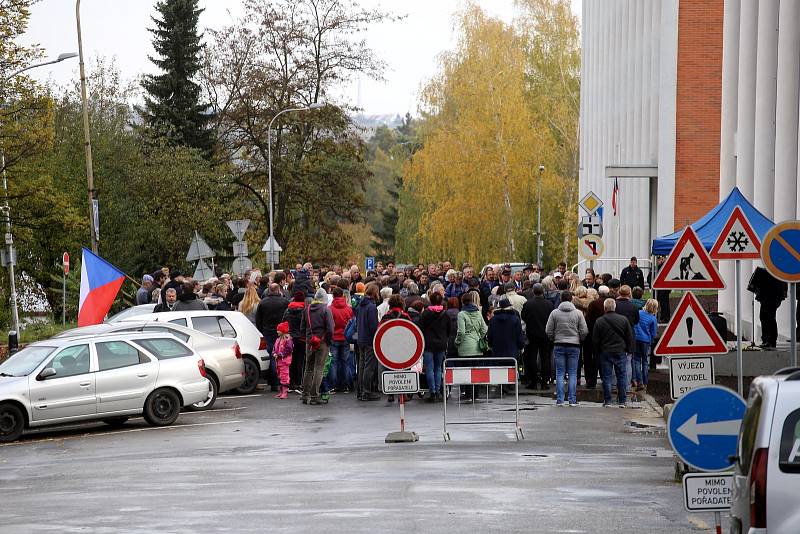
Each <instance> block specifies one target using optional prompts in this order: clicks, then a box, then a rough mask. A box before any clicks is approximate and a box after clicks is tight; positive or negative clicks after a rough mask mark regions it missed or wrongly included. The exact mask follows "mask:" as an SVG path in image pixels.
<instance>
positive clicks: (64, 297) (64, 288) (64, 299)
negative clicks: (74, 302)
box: [61, 269, 67, 326]
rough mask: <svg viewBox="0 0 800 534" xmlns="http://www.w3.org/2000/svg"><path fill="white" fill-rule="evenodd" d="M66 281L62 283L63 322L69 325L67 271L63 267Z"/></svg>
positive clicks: (64, 324)
mask: <svg viewBox="0 0 800 534" xmlns="http://www.w3.org/2000/svg"><path fill="white" fill-rule="evenodd" d="M61 272H62V273H63V276H64V281H63V283H62V285H61V324H62V325H63V326H67V273H66V269H61Z"/></svg>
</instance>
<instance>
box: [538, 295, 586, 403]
mask: <svg viewBox="0 0 800 534" xmlns="http://www.w3.org/2000/svg"><path fill="white" fill-rule="evenodd" d="M545 333H546V334H547V337H548V338H550V340H551V341H552V342H553V345H554V346H553V359H554V360H555V364H556V406H563V405H564V371H566V372H567V374H568V375H569V385H568V388H569V389H568V400H569V405H570V406H577V405H578V398H577V391H576V390H577V387H578V382H577V377H578V359H579V358H580V355H581V341H583V339H584V338H585V337H586V336H587V335H588V334H589V328H588V327H587V326H586V319H585V318H584V317H583V313H581V311H580V310H578V309H577V308H576V307H575V305H574V304H572V292H570V291H562V292H561V304H560V305H559V306H558V308H556V309H555V310H553V312H552V313H551V314H550V317H549V318H548V319H547V326H545Z"/></svg>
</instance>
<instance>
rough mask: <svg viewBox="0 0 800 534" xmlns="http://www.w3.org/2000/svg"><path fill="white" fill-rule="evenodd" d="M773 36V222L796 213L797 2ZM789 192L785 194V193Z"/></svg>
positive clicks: (782, 313)
mask: <svg viewBox="0 0 800 534" xmlns="http://www.w3.org/2000/svg"><path fill="white" fill-rule="evenodd" d="M778 21H779V22H778V37H777V91H776V93H777V97H776V113H775V187H774V213H773V220H774V221H775V222H781V221H785V220H787V219H794V218H795V216H796V214H797V194H791V192H795V191H797V188H798V185H800V184H798V143H797V140H798V119H799V118H800V29H798V21H800V2H798V1H797V0H782V1H781V3H780V16H779V19H778ZM787 193H789V194H787ZM777 319H778V332H779V333H780V334H781V335H784V336H786V337H789V334H790V328H791V326H790V324H791V311H790V308H789V300H788V299H787V300H785V301H784V302H783V304H782V305H781V307H780V309H779V310H778V315H777Z"/></svg>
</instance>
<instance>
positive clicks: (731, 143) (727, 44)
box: [719, 0, 749, 332]
mask: <svg viewBox="0 0 800 534" xmlns="http://www.w3.org/2000/svg"><path fill="white" fill-rule="evenodd" d="M740 8H741V0H725V3H724V10H725V12H724V16H723V17H724V18H723V29H722V118H721V125H720V162H719V196H720V200H722V199H724V198H725V197H726V196H727V195H728V194H729V193H730V192H731V189H733V188H734V186H735V185H736V113H737V108H738V95H739V92H738V81H739V24H740V22H739V10H740ZM719 267H720V273H721V274H722V278H723V279H724V280H733V277H734V276H735V268H734V264H733V262H730V261H722V262H720V263H719ZM735 297H736V295H735V289H734V287H733V284H728V287H727V288H726V289H724V290H722V291H720V292H719V311H721V312H723V313H725V314H727V316H728V318H729V319H733V317H734V314H735V312H736V309H735V308H736V302H735V300H736V298H735ZM748 302H749V301H748ZM729 324H730V325H731V330H734V327H733V321H732V320H731V321H729ZM746 331H747V330H745V332H746Z"/></svg>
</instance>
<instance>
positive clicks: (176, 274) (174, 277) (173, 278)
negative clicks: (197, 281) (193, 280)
mask: <svg viewBox="0 0 800 534" xmlns="http://www.w3.org/2000/svg"><path fill="white" fill-rule="evenodd" d="M182 286H183V274H182V273H181V272H180V271H178V270H174V271H172V272H170V273H169V282H167V283H166V284H164V285H163V286H161V302H164V301H165V300H166V298H167V289H174V290H175V292H176V293H177V294H178V296H179V297H180V296H181V291H182Z"/></svg>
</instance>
